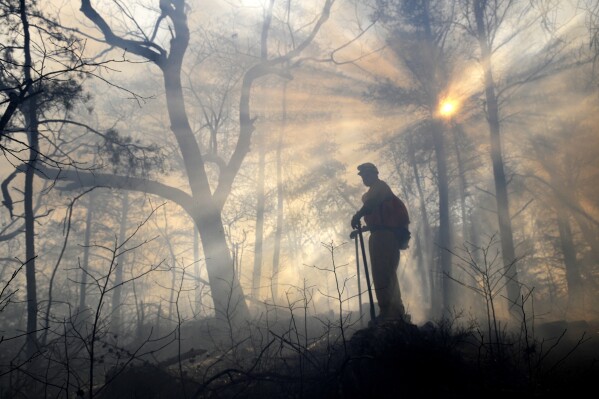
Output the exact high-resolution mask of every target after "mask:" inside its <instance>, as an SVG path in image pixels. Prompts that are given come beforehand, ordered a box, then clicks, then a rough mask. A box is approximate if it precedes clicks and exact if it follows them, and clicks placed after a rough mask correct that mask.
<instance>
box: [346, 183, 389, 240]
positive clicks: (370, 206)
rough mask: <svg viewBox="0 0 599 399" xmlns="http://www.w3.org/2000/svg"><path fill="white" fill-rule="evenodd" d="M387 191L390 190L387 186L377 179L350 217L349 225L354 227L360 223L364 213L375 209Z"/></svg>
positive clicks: (366, 213) (369, 212)
mask: <svg viewBox="0 0 599 399" xmlns="http://www.w3.org/2000/svg"><path fill="white" fill-rule="evenodd" d="M388 191H391V189H390V188H389V186H387V184H386V183H385V182H383V181H380V180H379V181H378V182H377V183H376V184H375V185H373V186H371V187H370V188H369V189H368V191H367V192H366V194H364V197H363V198H362V201H363V202H364V205H362V207H361V208H360V209H359V210H358V211H357V212H356V214H355V215H354V216H353V217H352V220H351V226H352V227H353V228H354V229H355V228H357V226H358V224H359V223H360V219H361V218H362V217H363V216H365V215H370V214H371V213H372V212H374V211H376V210H377V209H378V208H379V206H380V205H381V202H383V200H384V199H385V198H386V197H387V195H388V193H387V192H388Z"/></svg>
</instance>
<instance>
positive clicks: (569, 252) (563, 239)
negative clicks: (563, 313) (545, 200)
mask: <svg viewBox="0 0 599 399" xmlns="http://www.w3.org/2000/svg"><path fill="white" fill-rule="evenodd" d="M557 225H558V229H559V237H560V246H561V249H562V254H563V256H564V266H565V267H566V283H567V285H568V316H569V318H572V319H581V318H584V315H585V310H584V300H583V298H584V296H583V292H584V291H583V284H582V276H581V273H580V265H579V263H578V259H577V258H576V248H575V247H574V240H573V238H572V229H571V228H570V220H569V218H568V214H567V213H566V211H565V210H564V209H563V208H561V207H558V210H557Z"/></svg>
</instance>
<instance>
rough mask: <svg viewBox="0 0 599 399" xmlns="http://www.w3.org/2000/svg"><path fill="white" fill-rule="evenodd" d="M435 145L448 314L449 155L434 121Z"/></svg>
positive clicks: (451, 300)
mask: <svg viewBox="0 0 599 399" xmlns="http://www.w3.org/2000/svg"><path fill="white" fill-rule="evenodd" d="M432 134H433V145H434V147H435V156H436V157H435V159H436V161H437V185H438V190H439V235H438V240H437V245H438V247H439V248H438V250H439V259H440V266H441V273H442V275H441V276H440V277H441V279H442V280H441V281H442V284H441V286H442V289H443V313H444V314H445V315H447V314H448V313H449V312H450V311H451V309H452V307H453V305H455V303H454V299H455V298H454V293H453V288H454V284H455V283H454V282H453V281H451V279H450V276H452V273H451V253H450V252H449V251H450V250H451V246H452V243H451V228H450V226H449V181H448V178H447V155H446V154H445V142H444V141H445V140H444V137H443V128H442V126H441V124H440V122H438V121H436V120H433V121H432Z"/></svg>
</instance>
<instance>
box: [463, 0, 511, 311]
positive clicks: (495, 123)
mask: <svg viewBox="0 0 599 399" xmlns="http://www.w3.org/2000/svg"><path fill="white" fill-rule="evenodd" d="M499 3H502V2H499ZM499 3H498V2H488V1H487V0H474V4H473V7H472V8H473V12H474V19H475V21H476V31H475V32H476V38H477V40H478V44H479V47H480V63H481V66H482V68H483V76H484V86H485V100H486V101H485V111H486V114H487V122H488V124H489V133H490V138H491V162H492V164H493V181H494V182H495V199H496V203H497V218H498V222H499V235H500V238H501V253H502V256H503V265H504V275H505V278H506V289H507V299H508V302H509V305H510V311H511V312H512V313H513V312H514V311H516V312H517V311H518V310H519V309H520V306H519V304H520V303H521V297H520V284H519V283H518V270H517V268H516V264H515V261H516V250H515V248H514V236H513V232H512V220H511V218H510V207H509V200H508V189H507V179H506V176H505V169H504V163H503V153H502V143H501V127H500V124H499V104H498V101H497V87H496V85H495V80H494V78H493V62H492V55H493V43H494V41H495V37H494V35H495V33H496V32H497V30H498V28H499V26H500V25H501V23H502V22H503V20H502V15H505V11H506V9H507V8H509V7H510V6H511V3H512V2H511V1H508V2H504V3H505V4H499ZM516 314H517V313H516Z"/></svg>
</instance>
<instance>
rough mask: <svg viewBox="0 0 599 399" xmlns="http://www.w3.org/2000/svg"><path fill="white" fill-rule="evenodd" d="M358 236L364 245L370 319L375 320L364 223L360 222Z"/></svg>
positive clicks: (361, 244)
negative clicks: (363, 228)
mask: <svg viewBox="0 0 599 399" xmlns="http://www.w3.org/2000/svg"><path fill="white" fill-rule="evenodd" d="M357 227H358V228H357V230H358V236H359V237H360V246H361V247H362V259H363V260H364V273H365V274H366V285H367V286H368V299H370V320H371V321H374V318H375V315H374V300H373V299H372V290H371V289H370V274H369V273H368V260H367V259H366V249H365V248H364V236H363V235H362V225H361V224H360V223H358V226H357Z"/></svg>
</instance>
